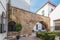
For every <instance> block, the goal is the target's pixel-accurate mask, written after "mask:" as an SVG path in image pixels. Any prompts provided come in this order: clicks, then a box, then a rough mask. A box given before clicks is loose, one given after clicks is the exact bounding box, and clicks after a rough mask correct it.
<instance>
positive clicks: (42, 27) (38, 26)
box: [33, 21, 47, 31]
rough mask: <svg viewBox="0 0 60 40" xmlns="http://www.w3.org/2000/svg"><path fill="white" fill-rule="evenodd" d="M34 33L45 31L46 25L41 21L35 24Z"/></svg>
mask: <svg viewBox="0 0 60 40" xmlns="http://www.w3.org/2000/svg"><path fill="white" fill-rule="evenodd" d="M33 30H34V31H46V30H47V24H46V23H45V22H43V21H40V22H37V23H36V24H35V26H34V28H33Z"/></svg>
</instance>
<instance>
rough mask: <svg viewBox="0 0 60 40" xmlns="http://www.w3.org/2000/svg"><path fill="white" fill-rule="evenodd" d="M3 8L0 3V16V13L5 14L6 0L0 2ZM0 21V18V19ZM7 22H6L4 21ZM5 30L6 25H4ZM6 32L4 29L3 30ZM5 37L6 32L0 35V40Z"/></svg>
mask: <svg viewBox="0 0 60 40" xmlns="http://www.w3.org/2000/svg"><path fill="white" fill-rule="evenodd" d="M0 1H1V2H2V4H3V6H4V8H5V9H4V8H3V7H2V5H1V3H0V15H2V12H5V13H6V6H7V5H6V4H7V0H0ZM0 21H1V17H0ZM6 22H7V20H6ZM5 24H6V23H5ZM5 28H7V24H6V25H5ZM5 30H6V29H5ZM6 36H7V32H5V33H0V40H3V39H4V38H5V37H6Z"/></svg>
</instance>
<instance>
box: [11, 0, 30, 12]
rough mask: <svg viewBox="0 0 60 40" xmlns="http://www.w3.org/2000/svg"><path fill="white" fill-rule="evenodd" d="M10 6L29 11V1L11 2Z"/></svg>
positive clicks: (13, 0) (14, 0) (16, 0)
mask: <svg viewBox="0 0 60 40" xmlns="http://www.w3.org/2000/svg"><path fill="white" fill-rule="evenodd" d="M11 5H12V6H15V7H18V8H21V9H24V10H28V11H29V10H30V0H11Z"/></svg>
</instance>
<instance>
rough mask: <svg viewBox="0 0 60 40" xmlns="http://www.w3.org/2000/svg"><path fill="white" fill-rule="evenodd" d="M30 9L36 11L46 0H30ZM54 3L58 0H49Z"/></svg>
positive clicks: (56, 3)
mask: <svg viewBox="0 0 60 40" xmlns="http://www.w3.org/2000/svg"><path fill="white" fill-rule="evenodd" d="M30 2H31V6H30V11H31V12H36V11H37V10H38V9H39V8H40V7H42V6H43V5H44V4H45V3H46V2H48V0H31V1H30ZM50 2H52V3H53V4H54V5H58V4H59V3H60V0H50Z"/></svg>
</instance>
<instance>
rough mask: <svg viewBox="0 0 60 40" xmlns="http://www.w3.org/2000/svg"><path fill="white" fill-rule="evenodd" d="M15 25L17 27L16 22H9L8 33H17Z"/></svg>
mask: <svg viewBox="0 0 60 40" xmlns="http://www.w3.org/2000/svg"><path fill="white" fill-rule="evenodd" d="M15 25H16V22H15V21H10V22H8V31H15Z"/></svg>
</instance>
